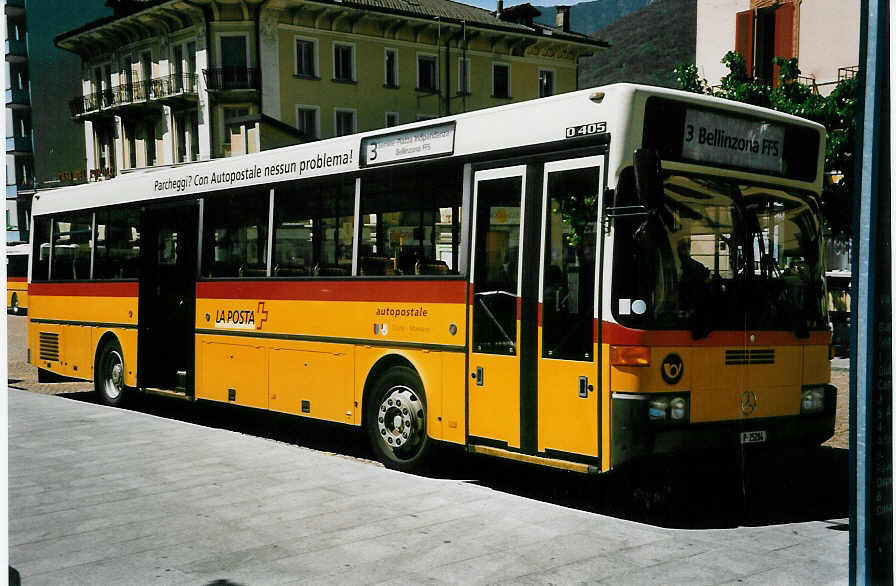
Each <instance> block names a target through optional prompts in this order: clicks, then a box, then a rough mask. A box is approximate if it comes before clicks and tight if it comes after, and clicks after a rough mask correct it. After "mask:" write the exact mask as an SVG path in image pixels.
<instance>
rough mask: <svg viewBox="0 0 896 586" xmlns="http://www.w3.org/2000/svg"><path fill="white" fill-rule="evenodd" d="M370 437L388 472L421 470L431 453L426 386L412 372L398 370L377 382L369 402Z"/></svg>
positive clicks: (392, 371) (378, 457)
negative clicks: (424, 391) (391, 470)
mask: <svg viewBox="0 0 896 586" xmlns="http://www.w3.org/2000/svg"><path fill="white" fill-rule="evenodd" d="M365 421H366V427H367V435H368V437H369V438H370V444H371V446H372V447H373V451H374V453H375V454H376V457H377V459H378V460H379V461H380V462H382V463H383V464H385V465H386V467H387V468H392V469H394V470H401V471H404V472H409V471H412V470H417V469H419V468H420V466H421V465H422V463H423V462H424V461H425V459H426V456H427V454H428V453H429V450H430V447H431V446H430V444H431V442H430V440H429V437H427V435H426V402H425V399H424V397H423V384H422V383H421V382H420V377H419V376H417V373H416V372H414V371H413V370H412V369H410V368H407V367H405V366H397V367H394V368H391V369H389V370H388V371H387V372H386V374H385V375H384V376H382V377H381V378H380V379H379V380H378V381H377V382H376V385H375V387H374V389H373V392H372V393H371V395H370V400H369V401H368V402H367V414H366V418H365Z"/></svg>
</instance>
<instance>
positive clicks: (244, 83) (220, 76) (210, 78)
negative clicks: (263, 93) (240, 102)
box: [202, 67, 259, 90]
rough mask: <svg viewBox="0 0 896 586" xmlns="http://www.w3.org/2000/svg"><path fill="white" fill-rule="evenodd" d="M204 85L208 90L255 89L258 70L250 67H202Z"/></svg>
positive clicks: (257, 81)
mask: <svg viewBox="0 0 896 586" xmlns="http://www.w3.org/2000/svg"><path fill="white" fill-rule="evenodd" d="M202 73H203V74H204V75H205V85H206V86H207V87H208V89H210V90H257V89H258V87H259V75H258V70H257V69H254V68H252V67H219V68H217V69H204V70H203V71H202Z"/></svg>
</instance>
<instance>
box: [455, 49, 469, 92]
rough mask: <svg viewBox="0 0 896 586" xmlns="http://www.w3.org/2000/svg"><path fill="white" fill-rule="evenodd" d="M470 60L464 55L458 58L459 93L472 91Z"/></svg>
mask: <svg viewBox="0 0 896 586" xmlns="http://www.w3.org/2000/svg"><path fill="white" fill-rule="evenodd" d="M470 87H471V86H470V60H469V59H464V58H463V57H461V58H459V59H458V60H457V93H459V94H467V95H469V93H470Z"/></svg>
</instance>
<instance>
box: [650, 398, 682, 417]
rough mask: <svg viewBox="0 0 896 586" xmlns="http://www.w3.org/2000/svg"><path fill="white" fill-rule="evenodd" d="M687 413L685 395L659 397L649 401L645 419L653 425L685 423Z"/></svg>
mask: <svg viewBox="0 0 896 586" xmlns="http://www.w3.org/2000/svg"><path fill="white" fill-rule="evenodd" d="M689 411H690V409H689V408H688V397H687V396H686V395H685V396H682V395H671V396H670V395H660V396H654V397H652V398H651V399H650V403H649V404H648V410H647V417H648V419H650V421H651V422H654V423H666V422H671V423H687V421H688V419H689V415H690V413H689Z"/></svg>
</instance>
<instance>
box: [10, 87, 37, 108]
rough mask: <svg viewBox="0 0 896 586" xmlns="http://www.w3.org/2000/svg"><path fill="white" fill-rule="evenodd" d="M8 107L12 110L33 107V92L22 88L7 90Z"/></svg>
mask: <svg viewBox="0 0 896 586" xmlns="http://www.w3.org/2000/svg"><path fill="white" fill-rule="evenodd" d="M6 105H7V106H10V107H12V108H23V107H28V106H30V105H31V92H30V91H29V90H27V89H21V88H7V89H6Z"/></svg>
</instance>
